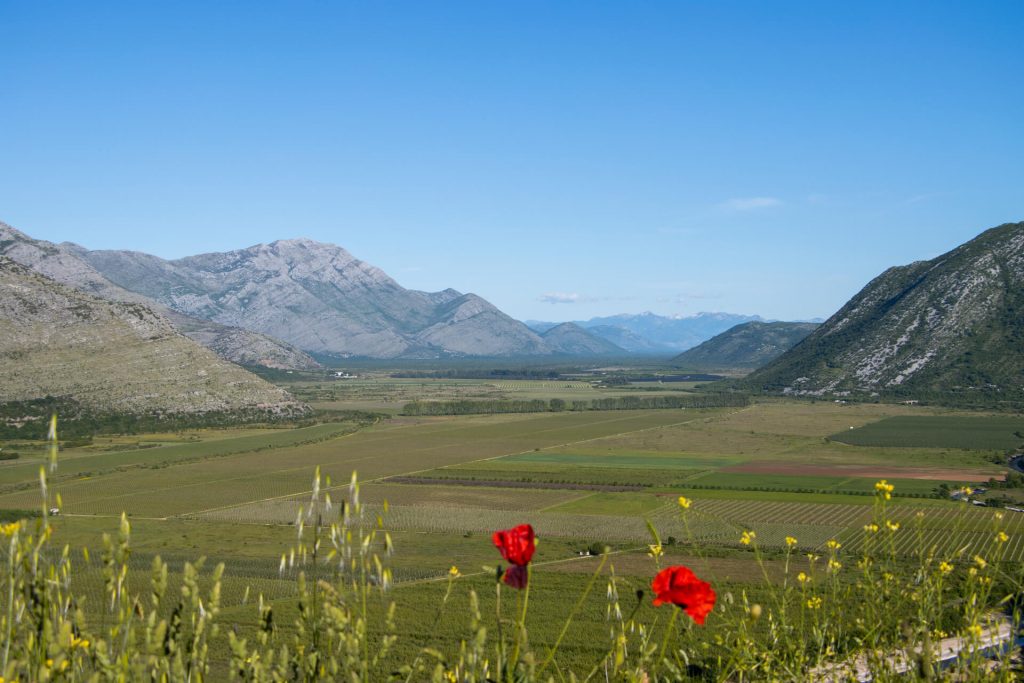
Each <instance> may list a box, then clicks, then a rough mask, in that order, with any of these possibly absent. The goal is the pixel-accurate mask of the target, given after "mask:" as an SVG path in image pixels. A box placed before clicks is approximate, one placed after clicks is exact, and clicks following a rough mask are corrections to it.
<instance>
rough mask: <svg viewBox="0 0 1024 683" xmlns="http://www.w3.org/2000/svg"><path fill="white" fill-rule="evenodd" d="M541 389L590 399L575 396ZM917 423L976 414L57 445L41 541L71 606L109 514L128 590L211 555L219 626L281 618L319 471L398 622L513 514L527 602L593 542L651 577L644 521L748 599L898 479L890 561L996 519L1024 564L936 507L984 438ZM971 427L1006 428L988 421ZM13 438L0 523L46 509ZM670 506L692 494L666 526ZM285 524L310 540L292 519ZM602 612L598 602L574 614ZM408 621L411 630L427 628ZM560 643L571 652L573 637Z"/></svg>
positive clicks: (715, 416) (844, 530)
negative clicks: (376, 555) (374, 534)
mask: <svg viewBox="0 0 1024 683" xmlns="http://www.w3.org/2000/svg"><path fill="white" fill-rule="evenodd" d="M389 381H390V380H389ZM407 382H409V383H410V385H409V388H408V391H409V392H410V394H409V395H410V396H416V393H415V388H413V387H412V384H413V383H416V384H418V383H421V382H420V381H419V380H415V381H413V380H408V381H407ZM339 384H340V383H339ZM442 384H443V383H442V382H440V381H438V382H437V383H436V384H434V385H432V386H433V389H436V390H440V389H441V388H442ZM448 384H450V385H452V386H456V385H457V386H459V387H462V386H463V385H461V384H459V382H449V383H448ZM524 384H525V383H524ZM530 384H531V385H535V386H531V388H530V391H531V392H537V395H540V394H541V393H542V392H543V391H544V389H545V388H544V387H543V386H542V385H543V384H544V383H543V382H532V383H530ZM332 386H333V385H332ZM346 386H353V387H354V386H355V385H346ZM469 387H474V388H469ZM550 389H552V390H557V392H563V391H564V392H569V391H580V392H586V391H591V389H590V388H589V385H587V386H586V387H584V386H580V387H578V388H572V387H553V388H550ZM382 390H383V389H382ZM445 390H446V391H447V390H448V389H447V388H445ZM457 390H458V391H467V392H468V391H477V390H479V385H474V384H472V383H467V384H466V385H465V388H461V389H457ZM387 391H390V389H388V390H387ZM501 391H510V390H509V389H507V388H505V389H501ZM553 395H554V394H547V395H545V396H543V397H545V398H550V397H553ZM463 397H464V396H463ZM398 400H404V398H403V399H398ZM342 403H344V402H342ZM356 404H359V401H358V400H356V399H353V401H352V402H350V403H346V407H347V408H351V407H354V406H355V405H356ZM360 405H361V406H362V407H363V408H366V407H368V406H369V405H370V403H367V402H364V403H362V404H360ZM922 419H926V420H932V419H939V420H947V421H948V420H953V423H952V424H960V423H962V422H963V421H964V420H975V419H978V418H974V417H968V416H957V415H945V414H942V415H939V414H935V413H933V412H932V411H930V410H929V409H927V408H920V407H910V406H887V405H880V404H878V405H836V404H827V403H818V404H812V403H806V402H785V401H765V402H761V403H755V404H753V405H750V406H747V407H744V408H715V409H685V410H683V409H675V410H669V409H666V410H637V411H611V412H600V411H587V412H580V413H573V412H566V413H540V414H505V415H472V416H457V417H416V418H411V417H393V418H390V419H388V418H384V417H381V418H379V419H377V420H376V421H373V420H368V419H364V420H362V421H348V422H330V423H324V424H320V425H316V426H314V427H305V428H300V429H278V430H270V429H266V430H260V429H237V430H196V431H191V432H187V433H180V434H162V435H160V434H153V435H142V436H137V437H130V438H129V437H118V438H109V439H106V440H100V439H96V440H94V441H93V442H92V443H91V444H88V445H83V446H79V447H75V448H69V449H68V450H66V451H63V452H62V453H61V457H60V462H59V467H58V469H57V471H56V472H55V473H53V474H52V475H51V476H50V486H49V489H48V492H47V498H46V500H45V504H46V505H47V506H56V507H59V508H60V510H61V514H60V516H59V517H57V518H56V521H55V525H56V534H57V537H56V540H57V541H58V542H59V544H64V543H66V544H68V545H69V546H70V547H72V548H80V547H89V548H90V549H91V551H92V552H91V558H92V559H91V560H86V559H84V557H83V559H81V560H77V561H76V562H77V565H76V566H77V567H78V568H79V569H80V571H78V570H76V572H75V574H74V579H73V580H74V582H75V585H76V586H77V587H80V588H81V589H82V591H83V592H84V593H85V594H86V595H88V596H90V597H89V598H88V601H87V604H91V605H92V607H91V608H90V609H99V605H100V603H101V602H102V590H101V589H102V576H103V574H102V571H101V567H100V566H99V564H98V560H97V558H99V557H100V555H101V553H100V552H99V549H101V548H102V534H103V533H104V532H106V533H110V532H112V531H116V528H117V519H118V517H119V516H120V514H121V513H122V511H123V512H125V513H126V514H127V515H128V519H129V521H130V522H131V524H132V527H133V541H132V544H133V548H134V550H133V554H132V559H131V563H132V567H133V568H135V569H137V570H138V575H137V577H136V579H135V580H136V581H138V585H139V586H140V587H142V588H144V586H145V582H146V581H147V580H148V568H149V566H150V563H151V562H152V561H153V558H154V557H155V556H157V555H159V556H161V557H162V558H164V559H165V560H166V561H168V563H169V569H170V573H171V577H172V581H173V580H180V578H178V579H176V578H175V577H180V576H181V572H182V568H183V566H184V563H185V562H186V561H192V560H195V559H196V558H199V557H206V558H207V560H206V565H205V566H206V568H207V570H209V569H210V568H211V567H212V566H213V565H215V564H216V563H218V562H224V563H225V565H226V570H227V576H228V577H229V578H228V579H227V580H226V581H225V584H224V587H223V601H224V610H225V612H224V614H225V616H226V618H228V619H237V620H238V621H239V623H250V622H251V621H252V620H253V619H254V610H253V608H252V607H251V604H250V603H252V602H253V601H255V600H256V599H257V597H258V596H260V595H262V596H263V597H264V598H265V599H267V600H272V601H274V604H275V605H279V606H280V608H281V610H282V613H284V614H289V613H290V612H289V610H293V609H294V605H293V604H292V601H291V596H292V595H294V590H295V583H294V572H293V571H292V572H289V571H285V572H284V573H283V574H282V573H281V571H280V569H281V564H280V563H281V557H282V553H285V554H287V553H289V552H290V550H289V549H290V548H291V547H292V546H293V545H294V544H295V542H296V535H297V533H299V527H297V526H296V520H297V519H299V518H300V517H303V516H304V513H306V512H308V511H309V509H310V505H311V495H312V490H313V476H314V471H315V470H316V469H317V468H319V471H320V473H321V475H322V480H321V486H320V489H319V490H320V500H319V502H318V503H317V505H316V507H315V509H314V512H315V513H317V515H318V516H319V518H320V519H321V520H328V521H332V520H338V519H339V515H341V514H342V510H344V509H349V510H351V508H345V507H343V505H345V504H349V503H351V502H352V496H353V492H354V490H353V489H352V488H351V487H350V480H351V476H352V473H353V471H355V472H357V473H358V479H359V482H360V484H359V488H358V496H359V500H360V502H361V503H362V504H363V508H362V516H361V518H360V519H352V520H351V524H353V525H362V526H364V527H365V528H369V527H372V526H374V525H376V524H378V518H379V519H380V522H381V523H383V525H384V528H386V529H387V530H388V531H389V533H390V534H391V535H392V537H393V540H394V547H395V549H396V553H395V555H394V557H392V558H390V560H389V562H390V563H391V565H392V567H393V570H394V577H395V581H396V588H395V591H394V596H395V599H396V600H397V602H398V604H399V609H400V610H404V611H405V612H403V613H407V614H409V615H410V616H409V619H411V620H412V621H411V622H410V623H421V622H418V621H416V620H417V619H420V618H421V617H422V618H423V619H426V618H427V616H426V613H425V612H424V611H423V609H424V608H423V607H422V605H420V604H419V601H421V600H423V595H424V593H423V590H427V591H428V592H431V591H433V592H436V591H443V590H444V586H445V585H446V578H445V577H446V576H447V572H448V569H449V568H450V567H451V566H452V565H456V566H458V567H459V568H460V570H461V571H462V573H463V574H465V579H464V580H465V581H466V582H468V583H469V584H472V585H477V586H478V588H479V589H480V590H481V592H483V590H484V588H485V587H486V582H487V580H488V579H487V577H486V572H485V570H484V569H483V567H485V566H490V567H493V566H495V564H496V563H497V562H498V561H499V558H498V556H497V553H496V552H495V550H494V548H493V547H492V546H491V542H490V535H491V533H492V532H493V531H494V530H495V529H501V528H507V527H510V526H513V525H515V524H519V523H530V524H532V525H533V526H534V527H535V529H536V530H537V533H538V535H539V537H540V539H541V543H540V545H539V547H538V554H537V558H536V562H535V570H536V572H537V585H538V588H539V590H540V591H541V592H542V593H543V592H544V591H553V592H554V591H561V592H566V591H569V592H572V591H578V590H579V588H580V587H581V585H582V584H583V582H585V581H586V577H587V576H588V575H589V573H590V572H592V571H593V570H594V569H595V568H596V566H597V558H593V557H589V556H588V555H587V554H586V553H587V551H588V550H590V549H592V548H595V547H596V548H604V547H608V548H610V550H611V553H612V554H611V555H610V556H609V563H610V564H611V565H612V566H614V567H615V571H616V573H617V575H618V576H620V577H622V578H623V580H624V581H626V582H627V584H628V585H635V586H636V587H642V586H643V585H644V583H645V582H646V581H649V577H650V575H651V573H652V570H653V560H652V558H650V557H648V553H649V546H650V545H651V544H652V543H653V540H652V538H651V531H650V529H651V528H653V529H654V530H655V531H656V532H657V534H658V536H659V537H660V539H661V541H662V543H663V544H664V550H663V552H664V558H663V561H673V558H677V559H678V560H679V561H685V562H687V563H689V564H692V565H693V566H695V567H700V568H702V573H703V575H705V576H707V577H709V578H711V579H714V580H715V581H718V582H720V583H721V584H722V585H723V586H730V585H736V586H743V587H750V586H751V584H756V583H757V582H759V581H763V579H764V576H766V575H768V576H776V575H778V573H779V572H780V571H781V569H780V567H781V560H780V558H781V556H782V554H783V553H784V551H785V549H786V547H787V546H786V538H787V537H795V538H796V539H797V543H798V546H797V547H798V549H799V550H800V551H801V552H816V553H821V552H823V549H824V548H825V547H826V544H827V543H828V542H829V541H832V540H838V541H839V542H841V543H842V545H843V547H844V552H845V553H850V554H851V555H854V554H856V553H858V552H859V551H860V549H861V548H862V547H863V544H864V543H872V542H876V541H875V540H872V539H869V538H867V536H866V532H865V531H864V527H865V525H868V524H870V523H871V522H872V520H874V519H875V515H876V514H877V511H876V510H875V508H874V506H873V501H874V497H873V495H872V494H873V493H874V484H875V482H876V481H877V480H878V479H883V478H884V479H888V480H889V481H890V482H891V483H893V484H894V485H895V486H896V490H895V492H894V498H893V500H892V501H891V502H890V506H891V507H890V511H889V513H888V515H887V517H888V519H890V520H894V521H895V522H898V523H899V525H900V527H899V530H898V531H886V532H885V533H886V534H888V535H886V536H884V537H879V538H884V540H885V542H886V543H890V544H891V547H892V548H894V549H895V551H896V552H897V553H898V554H900V555H906V556H908V557H909V556H911V555H913V554H914V553H916V552H918V551H919V550H920V549H921V548H922V547H927V548H931V549H934V550H935V551H936V552H938V553H940V554H941V553H950V554H955V553H960V554H963V553H968V555H967V556H968V557H969V556H970V554H973V553H985V552H987V548H988V545H989V544H990V543H991V538H992V535H993V529H995V526H994V525H995V524H998V525H999V528H1001V529H1002V530H1004V532H1005V533H1006V534H1007V537H1008V540H1007V542H1006V543H1005V554H1006V557H1007V558H1008V559H1012V560H1015V561H1024V514H1021V513H1013V512H1006V513H1005V517H1004V519H1003V520H1002V521H1000V522H996V521H995V520H994V518H993V511H991V510H986V509H982V508H977V507H974V506H971V505H968V504H966V503H958V502H953V501H951V500H948V499H941V498H938V497H936V496H935V491H936V489H937V488H938V487H939V486H940V485H941V484H946V485H948V486H951V487H957V486H961V485H963V484H966V483H970V482H977V481H986V480H988V479H989V478H992V477H996V478H998V477H1001V476H1002V474H1003V473H1004V472H1005V471H1006V468H1005V467H1004V466H1003V465H1001V464H999V463H997V462H996V461H997V460H998V458H995V457H994V456H995V455H998V454H1001V453H1002V451H1000V450H999V449H998V447H997V444H999V443H1003V442H1001V441H998V438H999V437H998V436H993V435H991V434H989V433H988V432H985V431H984V430H982V431H981V432H980V433H978V438H977V439H975V440H972V442H971V443H972V444H976V445H975V446H972V447H969V448H965V447H962V446H963V442H955V441H953V440H950V439H946V440H942V441H940V442H938V443H934V444H929V443H925V442H924V441H923V440H922V438H921V437H920V434H921V433H922V431H921V429H920V427H919V425H920V424H921V422H920V420H922ZM986 424H988V425H989V428H990V429H992V430H994V431H996V432H999V433H1001V432H1002V431H1005V429H1006V423H1004V422H999V421H989V422H987V423H986ZM877 425H883V427H881V429H882V430H883V432H884V433H885V434H888V436H887V438H888V439H889V441H888V442H887V443H886V444H883V445H857V444H852V443H841V442H839V441H838V439H837V438H835V437H831V436H830V435H834V434H837V433H841V434H842V435H843V436H846V433H847V432H849V433H851V434H853V433H857V432H862V433H868V434H870V433H871V429H872V428H874V429H875V430H876V431H877V430H878V429H879V427H877ZM850 427H853V429H852V430H851V429H850ZM901 428H902V429H904V430H905V431H904V432H901V431H900V429H901ZM27 445H28V446H40V444H27ZM20 447H21V449H22V452H23V453H25V454H26V455H23V456H22V457H21V458H19V459H18V460H11V461H5V462H0V512H3V511H5V510H6V511H8V512H7V513H6V514H16V511H25V510H38V509H39V508H40V507H41V506H42V505H43V504H44V501H43V498H42V497H41V493H40V491H39V487H38V470H39V466H40V464H41V463H43V462H44V461H45V449H43V448H42V447H38V448H25V447H24V445H22V446H20ZM680 495H683V496H685V497H687V498H689V499H690V500H692V501H693V504H692V506H691V508H690V509H689V510H687V511H686V512H685V514H684V513H683V511H682V510H681V509H680V507H679V504H678V503H677V499H678V497H679V496H680ZM326 496H329V497H330V500H331V503H330V506H329V507H328V506H327V504H326ZM58 497H59V498H58ZM58 500H59V504H58V502H57V501H58ZM919 513H920V514H919ZM315 518H316V517H315V516H314V517H313V519H315ZM750 531H752V532H754V533H755V536H756V539H757V543H756V546H757V547H758V549H759V550H760V551H761V552H763V553H764V554H765V556H764V558H763V563H764V564H763V566H760V565H758V564H757V563H756V562H755V561H754V559H753V554H752V550H751V547H749V546H747V545H744V544H742V543H741V541H740V539H741V536H742V534H743V532H750ZM304 533H305V534H307V535H308V534H310V533H312V532H311V530H310V528H308V526H307V527H306V528H305V530H304ZM325 533H326V532H325ZM581 553H582V554H581ZM850 564H851V565H852V564H853V562H852V561H851V562H850ZM461 580H462V579H460V581H461ZM480 586H484V588H480ZM414 587H416V589H415V590H413V588H414ZM541 587H542V588H541ZM421 589H422V590H421ZM751 590H754V589H753V588H751ZM460 596H461V597H459V598H458V599H457V600H456V602H455V603H454V604H456V605H458V606H457V607H454V608H453V609H454V613H455V614H458V615H459V616H458V617H452V619H453V620H454V622H453V623H452V624H451V625H450V629H451V630H450V631H448V630H446V633H450V635H449V636H446V637H450V638H451V639H454V638H455V637H456V636H455V634H456V633H457V632H459V631H458V628H462V627H463V626H464V624H463V621H464V617H465V612H464V611H462V610H464V609H465V605H464V604H463V603H464V602H465V594H464V593H460ZM556 604H557V603H556V602H555V601H548V602H547V603H545V601H544V600H537V604H536V606H535V607H534V608H533V609H535V610H536V613H535V614H536V615H537V616H536V617H535V618H536V619H538V621H539V623H540V626H538V630H537V631H536V633H537V634H538V635H537V637H538V638H540V639H543V638H544V637H545V636H544V635H543V634H545V633H547V632H548V630H550V629H549V622H551V623H554V621H555V620H557V616H558V615H557V614H555V613H554V612H553V611H551V610H555V609H556ZM605 608H606V604H605V602H604V598H603V597H602V596H601V595H597V596H596V597H595V598H594V601H592V603H587V607H586V610H587V611H588V613H589V611H593V612H594V614H598V613H599V612H600V611H601V610H603V609H605ZM549 612H550V613H549ZM417 615H418V616H417ZM286 619H287V618H286ZM456 626H458V628H456ZM417 628H419V627H417ZM422 628H423V629H424V632H427V631H429V628H430V624H428V623H422ZM445 629H449V626H446V627H445ZM594 633H597V631H595V632H594ZM591 636H594V634H591ZM595 637H596V636H595ZM452 642H456V641H455V640H452ZM577 646H578V647H580V648H586V647H588V646H587V644H586V639H581V640H580V641H579V642H578V643H577Z"/></svg>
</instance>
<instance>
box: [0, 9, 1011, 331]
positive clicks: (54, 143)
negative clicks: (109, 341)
mask: <svg viewBox="0 0 1024 683" xmlns="http://www.w3.org/2000/svg"><path fill="white" fill-rule="evenodd" d="M0 29H2V35H3V39H2V40H0V159H2V163H0V220H3V221H5V222H8V223H10V224H12V225H14V226H15V227H17V228H19V229H22V230H23V231H25V232H27V233H28V234H30V235H32V236H34V237H38V238H42V239H48V240H52V241H62V240H71V241H75V242H78V243H81V244H83V245H85V246H87V247H90V248H96V249H99V248H125V249H136V250H141V251H146V252H150V253H154V254H157V255H160V256H164V257H169V258H173V257H179V256H184V255H188V254H193V253H200V252H207V251H221V250H227V249H233V248H240V247H245V246H249V245H251V244H255V243H258V242H269V241H272V240H274V239H280V238H287V237H300V236H302V237H310V238H313V239H318V240H323V241H328V242H334V243H336V244H340V245H342V246H344V247H345V248H347V249H348V250H349V251H351V252H352V253H353V254H354V255H356V256H357V257H359V258H362V259H364V260H366V261H369V262H370V263H373V264H374V265H377V266H379V267H381V268H382V269H384V270H385V271H386V272H388V273H389V274H390V275H392V276H393V277H395V278H396V279H397V280H398V281H399V282H400V283H402V284H403V285H405V286H407V287H413V288H417V289H427V290H437V289H442V288H445V287H454V288H456V289H459V290H461V291H472V292H476V293H477V294H480V295H481V296H484V297H485V298H487V299H489V300H491V301H492V302H493V303H495V304H496V305H498V306H499V307H501V308H502V309H504V310H505V311H506V312H508V313H510V314H511V315H513V316H516V317H519V318H537V319H546V320H565V319H577V318H588V317H591V316H593V315H606V314H613V313H620V312H640V311H644V310H651V311H654V312H657V313H662V314H692V313H695V312H697V311H705V310H717V311H731V312H737V313H757V314H760V315H763V316H765V317H771V318H781V319H797V318H811V317H816V316H823V317H824V316H828V315H830V314H831V313H832V312H834V311H835V309H837V308H838V307H839V306H840V305H842V304H843V303H844V302H845V301H846V300H847V299H848V298H849V297H850V296H851V295H852V294H854V293H855V292H856V291H857V290H858V289H860V288H861V287H862V286H863V285H864V284H865V283H866V282H867V281H868V280H870V279H871V278H872V277H874V276H875V275H877V274H879V273H880V272H881V271H882V270H884V269H885V268H886V267H888V266H890V265H896V264H902V263H906V262H909V261H913V260H917V259H923V258H931V257H933V256H935V255H937V254H939V253H942V252H943V251H946V250H948V249H950V248H952V247H954V246H956V245H957V244H959V243H961V242H963V241H965V240H967V239H970V238H971V237H973V236H974V235H976V234H977V233H979V232H981V231H982V230H984V229H986V228H988V227H992V226H994V225H998V224H1000V223H1005V222H1009V221H1020V220H1024V164H1022V163H1021V159H1024V123H1022V122H1024V41H1022V40H1021V35H1024V3H1021V2H1016V1H1014V2H1001V3H1000V2H971V3H953V2H949V3H945V2H921V3H912V2H891V1H890V2H877V3H876V2H858V3H822V2H809V3H795V2H770V3H768V2H728V1H723V2H713V3H712V2H692V3H691V2H594V1H592V0H591V1H589V2H514V3H513V2H503V3H499V2H480V1H473V2H280V3H257V2H237V3H232V2H216V3H208V2H204V3H190V2H177V3H166V4H163V3H124V4H118V3H113V2H109V3H107V2H104V3H59V2H36V1H22V0H0Z"/></svg>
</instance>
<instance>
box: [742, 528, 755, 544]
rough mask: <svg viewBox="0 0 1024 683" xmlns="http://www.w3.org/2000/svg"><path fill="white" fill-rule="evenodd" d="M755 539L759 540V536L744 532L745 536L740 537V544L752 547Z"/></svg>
mask: <svg viewBox="0 0 1024 683" xmlns="http://www.w3.org/2000/svg"><path fill="white" fill-rule="evenodd" d="M755 538H757V534H755V533H754V532H753V531H744V532H743V535H742V536H740V543H742V544H743V545H750V544H751V543H752V542H753V540H754V539H755Z"/></svg>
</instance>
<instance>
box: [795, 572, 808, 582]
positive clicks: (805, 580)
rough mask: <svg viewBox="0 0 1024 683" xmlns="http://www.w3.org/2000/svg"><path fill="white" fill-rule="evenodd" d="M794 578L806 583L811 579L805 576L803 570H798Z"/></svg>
mask: <svg viewBox="0 0 1024 683" xmlns="http://www.w3.org/2000/svg"><path fill="white" fill-rule="evenodd" d="M796 580H797V581H799V582H800V583H807V582H808V581H810V580H811V577H809V576H807V574H804V573H803V572H800V573H799V574H797V575H796Z"/></svg>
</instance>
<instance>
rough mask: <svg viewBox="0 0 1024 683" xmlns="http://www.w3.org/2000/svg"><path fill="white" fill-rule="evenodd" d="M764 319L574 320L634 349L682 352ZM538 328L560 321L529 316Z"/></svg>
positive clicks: (725, 315)
mask: <svg viewBox="0 0 1024 683" xmlns="http://www.w3.org/2000/svg"><path fill="white" fill-rule="evenodd" d="M752 320H757V321H763V318H761V317H760V316H757V315H738V314H735V313H698V314H696V315H691V316H663V315H656V314H654V313H651V312H646V313H637V314H628V313H624V314H621V315H612V316H604V317H599V318H591V319H590V320H574V321H572V322H573V324H575V325H578V326H579V327H582V328H583V329H585V330H587V331H588V332H590V333H591V334H594V335H596V336H598V337H601V338H602V339H605V340H607V341H609V342H611V343H613V344H615V345H616V346H619V347H620V348H622V349H625V350H626V351H629V352H631V353H642V354H659V355H664V354H666V353H679V352H680V351H685V350H686V349H689V348H693V347H694V346H697V345H698V344H700V343H701V342H704V341H706V340H707V339H710V338H711V337H714V336H715V335H716V334H721V333H722V332H725V331H726V330H728V329H729V328H731V327H733V326H735V325H738V324H740V323H745V322H749V321H752ZM526 324H527V325H529V326H530V328H532V329H533V330H536V331H537V332H544V331H546V330H549V329H551V328H552V327H554V326H555V325H558V324H559V323H553V322H544V321H540V320H527V321H526Z"/></svg>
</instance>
